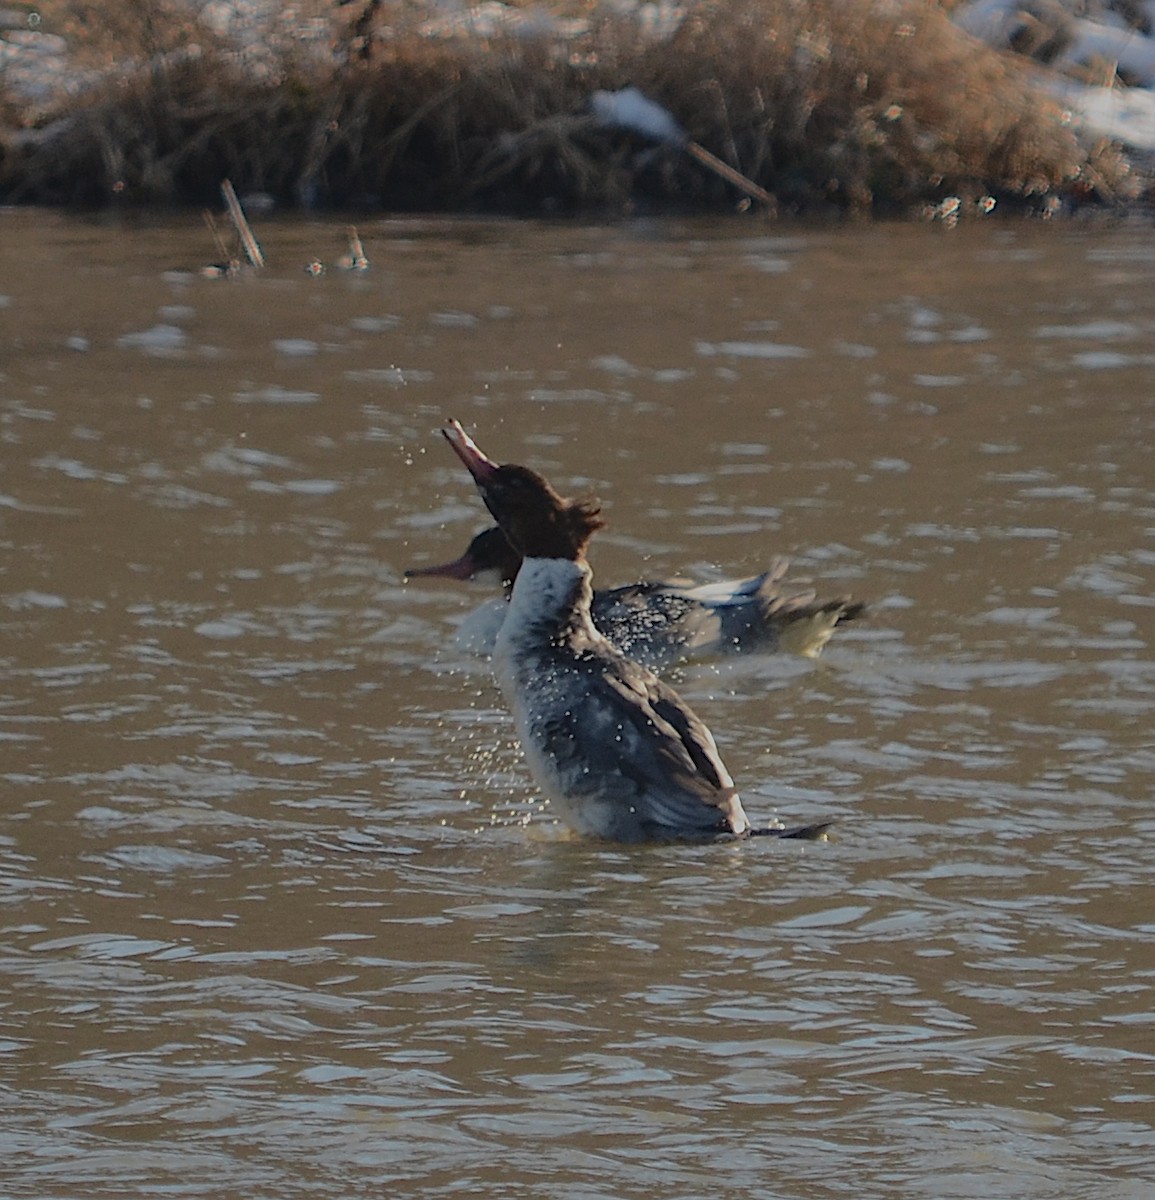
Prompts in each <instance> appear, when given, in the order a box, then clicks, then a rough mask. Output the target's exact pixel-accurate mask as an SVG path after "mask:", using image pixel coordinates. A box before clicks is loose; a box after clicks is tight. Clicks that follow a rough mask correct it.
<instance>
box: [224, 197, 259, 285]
mask: <svg viewBox="0 0 1155 1200" xmlns="http://www.w3.org/2000/svg"><path fill="white" fill-rule="evenodd" d="M221 195H222V196H223V197H224V198H225V208H227V209H228V210H229V217H230V219H231V220H232V223H233V224H234V225H235V226H236V230H237V234H238V235H239V237H240V239H241V245H242V246H243V247H244V248H245V255H246V256H247V257H248V260H249V262H250V263H252V265H253V266H254V267H263V266H264V265H265V256H264V255H263V254H262V253H261V248H260V246H258V245H257V239H256V238H255V237H253V231H252V230H251V229H250V228H249V223H248V221H247V220H246V219H245V213H244V210H243V209H242V208H241V202H240V201H239V200H238V199H237V193H236V192H235V191H234V190H233V185H232V182H231V180H228V179H226V180H225V181H224V183H222V184H221Z"/></svg>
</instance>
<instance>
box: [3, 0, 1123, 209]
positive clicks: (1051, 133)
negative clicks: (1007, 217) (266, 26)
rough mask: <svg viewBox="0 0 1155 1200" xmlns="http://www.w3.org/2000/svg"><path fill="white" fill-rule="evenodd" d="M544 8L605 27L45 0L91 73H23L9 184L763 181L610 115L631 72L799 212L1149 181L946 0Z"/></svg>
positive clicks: (574, 201)
mask: <svg viewBox="0 0 1155 1200" xmlns="http://www.w3.org/2000/svg"><path fill="white" fill-rule="evenodd" d="M535 7H537V8H539V9H546V10H548V11H549V12H551V13H552V14H553V15H555V16H556V15H563V14H564V15H567V16H571V17H580V18H582V19H583V20H582V22H580V25H581V27H580V28H577V29H575V28H571V29H569V30H568V32H567V35H566V36H564V37H563V36H561V35H560V34H557V33H554V34H551V35H547V36H528V35H525V34H524V33H519V32H517V31H508V32H506V33H495V34H492V35H491V36H480V35H478V34H476V33H473V34H471V35H469V36H436V35H435V34H434V33H433V32H432V31H431V30H430V29H429V27H428V25H426V24H425V21H426V20H427V18H428V16H429V10H428V9H426V8H424V7H422V6H421V5H419V4H415V3H413V4H407V3H405V2H404V0H393V2H390V0H385V2H381V0H346V3H344V4H339V3H338V2H337V0H329V2H328V3H325V2H323V0H314V3H313V4H312V6H311V7H310V6H309V5H308V4H304V3H299V4H296V5H294V6H291V12H290V9H289V7H288V6H286V13H287V14H289V15H286V16H285V18H284V20H285V21H286V22H287V21H293V22H295V23H296V24H295V25H294V26H293V27H284V28H282V30H281V31H280V34H281V36H278V37H274V38H266V39H264V41H263V42H262V44H261V45H260V46H259V47H252V46H250V47H248V48H247V49H245V48H239V47H238V46H237V45H236V43H235V41H230V40H229V39H227V38H226V37H225V36H223V35H214V34H213V33H212V31H211V30H210V29H208V28H206V27H205V26H204V25H203V24H201V23H199V22H194V21H192V20H190V17H189V9H188V6H187V5H186V4H185V3H183V0H44V2H43V3H42V4H40V6H39V8H40V11H41V12H42V13H43V19H44V25H43V27H44V28H45V29H47V30H55V31H57V32H60V33H62V34H63V35H64V36H65V37H66V38H67V40H68V44H69V47H70V54H71V57H72V61H73V62H74V64H75V65H76V68H77V71H78V74H77V76H76V78H75V82H74V83H73V85H72V86H70V87H69V88H67V89H57V90H56V92H55V93H54V94H53V95H52V96H51V98H50V99H48V100H47V101H45V100H41V101H40V102H39V103H37V104H36V105H33V104H31V103H29V102H28V101H26V100H21V99H18V98H17V96H16V95H15V94H14V93H13V91H12V89H10V88H9V89H6V87H5V77H4V75H3V74H2V73H0V198H2V199H4V200H6V201H7V202H9V203H11V202H35V203H46V204H82V205H102V204H106V203H109V202H111V201H113V200H114V199H115V200H119V201H121V202H131V203H140V204H154V203H174V202H175V203H206V202H215V198H216V196H217V194H218V189H219V186H220V182H221V180H222V179H225V178H229V179H231V180H232V181H233V182H234V184H235V185H236V187H237V189H238V191H240V192H242V193H245V192H248V193H252V192H264V193H268V194H270V195H272V196H273V197H274V198H276V199H277V200H278V201H279V202H281V203H287V204H298V205H305V206H316V205H320V206H326V207H334V208H353V207H369V208H387V209H392V210H402V209H410V210H413V209H416V210H463V209H466V210H474V211H477V210H486V211H505V212H519V213H526V212H531V213H532V212H568V211H576V210H585V211H589V210H601V211H606V210H615V211H620V210H622V209H623V208H627V207H637V206H648V207H653V208H663V207H674V206H676V207H679V208H683V209H685V208H700V209H709V208H714V209H718V208H732V207H734V205H735V204H737V203H738V202H739V201H740V200H741V193H740V192H738V191H736V190H735V189H734V187H733V186H732V185H731V184H730V183H727V182H726V181H725V180H723V179H721V178H719V177H718V176H717V175H715V174H714V173H712V172H710V171H707V170H704V169H703V167H702V165H701V163H700V162H699V161H697V160H696V159H694V158H693V157H692V156H691V155H687V154H686V153H684V152H682V151H681V150H680V149H679V148H678V147H677V146H672V145H655V144H653V143H648V142H646V141H645V140H644V139H643V138H641V137H639V136H638V135H637V134H634V133H630V132H627V131H623V130H614V129H608V128H605V127H604V126H602V125H600V124H599V123H598V122H597V120H596V119H595V117H594V116H593V115H592V114H591V112H590V107H589V100H590V96H591V95H592V93H594V92H595V91H596V90H599V89H604V90H609V91H616V90H618V89H621V88H624V87H627V86H633V87H636V88H638V89H640V90H641V91H642V92H643V93H644V94H645V95H646V96H647V97H649V98H651V99H652V100H654V101H657V102H658V103H660V104H661V105H663V106H664V107H665V108H666V109H668V110H669V112H670V113H672V114H673V116H674V117H675V119H676V120H677V121H678V123H679V124H680V125H681V126H682V128H683V129H684V130H685V132H686V134H687V136H688V138H689V139H691V140H692V141H693V142H694V143H698V144H700V145H701V146H704V147H706V148H707V149H708V150H709V151H710V152H712V153H713V154H714V155H716V156H717V157H718V158H720V159H722V160H723V161H724V162H725V163H727V164H730V165H731V166H733V167H734V168H736V169H737V170H739V171H741V172H742V173H743V174H744V175H746V176H747V177H749V178H750V179H752V180H753V181H755V182H756V183H757V184H759V185H761V187H762V188H765V189H766V190H767V191H769V192H770V193H772V195H773V196H774V197H775V200H776V203H777V207H778V208H779V210H780V211H786V212H790V211H793V212H804V213H812V212H821V211H831V210H835V211H854V212H900V211H907V210H910V209H922V208H924V207H925V206H934V205H938V204H940V203H942V202H943V201H945V200H948V198H956V197H957V198H959V199H960V200H961V201H962V202H963V204H964V206H965V205H966V204H967V203H968V202H970V201H975V202H978V201H979V200H980V198H983V197H988V196H993V197H995V198H996V199H998V200H1000V201H1006V200H1012V201H1016V202H1020V203H1023V204H1026V205H1031V206H1039V207H1041V208H1046V207H1054V206H1055V205H1057V204H1059V203H1062V202H1063V201H1066V200H1069V199H1078V200H1086V199H1099V200H1104V201H1113V200H1117V199H1119V198H1120V197H1125V196H1127V195H1129V194H1130V193H1131V192H1132V191H1133V190H1134V188H1135V186H1136V185H1135V184H1134V181H1133V180H1132V179H1131V177H1130V174H1129V168H1128V163H1127V161H1126V160H1125V158H1124V157H1123V156H1122V155H1121V154H1119V153H1118V152H1117V150H1116V149H1114V148H1113V147H1112V146H1110V145H1108V144H1105V143H1104V144H1100V145H1087V144H1084V143H1082V142H1080V140H1079V138H1078V137H1077V136H1076V134H1075V132H1074V130H1073V129H1072V127H1071V125H1070V123H1069V121H1068V120H1066V119H1065V117H1064V114H1063V113H1062V112H1061V110H1060V108H1059V106H1058V105H1057V104H1051V103H1049V102H1047V101H1046V100H1044V99H1042V98H1041V94H1040V91H1039V90H1038V89H1036V88H1033V87H1032V86H1031V80H1030V76H1029V72H1030V70H1031V69H1032V68H1031V67H1030V66H1029V65H1028V64H1025V63H1024V62H1023V61H1021V60H1018V59H1015V58H1013V57H1010V56H1008V55H1004V54H1000V53H997V52H995V51H993V50H991V49H989V48H987V47H985V46H983V45H981V44H980V43H978V42H976V41H975V40H973V39H972V38H970V37H968V36H966V35H964V34H963V33H961V32H960V31H959V30H957V29H956V28H955V27H954V26H953V25H952V24H951V23H950V21H949V19H948V17H947V16H946V14H945V12H944V10H943V7H942V6H941V5H939V4H936V3H934V2H933V0H869V2H867V0H864V2H861V3H857V2H847V0H725V2H724V3H719V2H706V0H697V2H695V0H689V2H688V3H687V5H686V8H687V14H688V15H687V16H686V17H685V19H684V20H683V21H682V22H681V23H680V25H679V26H678V27H677V29H676V30H675V31H674V32H673V33H672V34H669V35H668V36H664V37H662V38H658V37H655V36H653V35H652V34H650V33H648V32H647V31H646V30H644V29H643V28H642V27H641V26H640V25H639V24H638V22H637V21H635V20H633V19H632V18H627V17H623V16H621V15H613V14H611V13H606V12H604V11H603V10H601V9H600V8H599V7H598V5H596V4H594V3H584V4H583V3H571V4H569V5H563V4H552V5H542V4H538V5H536V6H535ZM577 24H579V23H577V22H575V25H577ZM305 30H309V31H311V32H312V34H313V36H312V37H311V38H310V37H304V36H302V31H305ZM951 202H953V201H951Z"/></svg>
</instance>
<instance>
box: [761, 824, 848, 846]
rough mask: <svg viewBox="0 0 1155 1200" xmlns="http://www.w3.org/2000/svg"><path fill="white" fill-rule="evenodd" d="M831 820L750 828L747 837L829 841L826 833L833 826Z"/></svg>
mask: <svg viewBox="0 0 1155 1200" xmlns="http://www.w3.org/2000/svg"><path fill="white" fill-rule="evenodd" d="M833 824H834V822H833V821H817V822H816V823H815V824H813V825H792V826H779V827H777V828H775V827H770V828H768V829H750V830H748V831H747V833H746V836H747V837H776V838H795V839H796V840H797V841H800V842H825V841H829V838H828V837H827V834H828V833H829V831H830V829H831V827H832V826H833Z"/></svg>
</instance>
